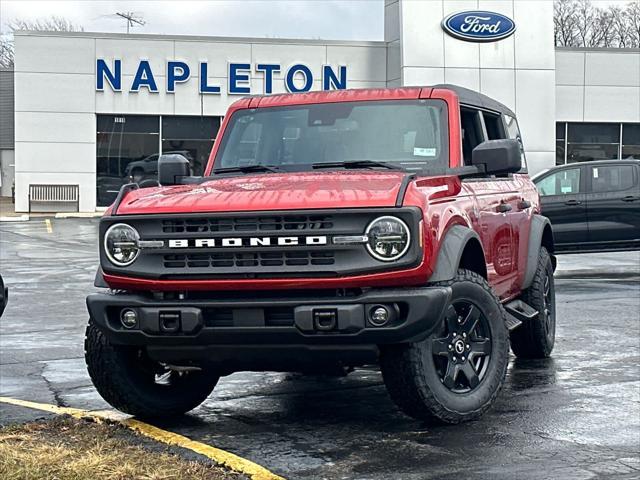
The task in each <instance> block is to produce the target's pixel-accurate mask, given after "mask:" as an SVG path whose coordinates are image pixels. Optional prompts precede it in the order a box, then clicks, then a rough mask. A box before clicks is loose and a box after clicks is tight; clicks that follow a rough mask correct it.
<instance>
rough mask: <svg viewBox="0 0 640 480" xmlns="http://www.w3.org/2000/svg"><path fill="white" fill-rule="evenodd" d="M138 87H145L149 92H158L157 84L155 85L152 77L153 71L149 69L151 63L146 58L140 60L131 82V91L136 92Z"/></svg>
mask: <svg viewBox="0 0 640 480" xmlns="http://www.w3.org/2000/svg"><path fill="white" fill-rule="evenodd" d="M140 87H146V88H148V89H149V91H150V92H152V93H158V85H156V80H155V78H153V72H152V71H151V65H150V64H149V62H148V61H147V60H140V64H139V65H138V70H137V71H136V75H135V77H133V82H132V83H131V91H132V92H138V91H139V90H140Z"/></svg>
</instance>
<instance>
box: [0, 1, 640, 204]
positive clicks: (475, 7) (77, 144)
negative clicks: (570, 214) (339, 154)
mask: <svg viewBox="0 0 640 480" xmlns="http://www.w3.org/2000/svg"><path fill="white" fill-rule="evenodd" d="M381 8H382V6H381ZM384 12H385V13H384V21H385V38H384V41H376V42H349V41H322V40H296V39H286V40H285V39H261V38H221V37H193V36H174V35H171V36H168V35H137V34H131V35H128V34H126V35H125V34H109V33H46V32H17V33H16V34H15V66H14V71H13V72H7V71H2V72H0V73H1V74H2V76H1V77H0V80H1V81H2V88H0V107H1V108H2V110H3V111H2V115H1V118H2V123H3V125H2V128H1V129H0V149H1V150H2V151H1V154H2V157H1V163H0V166H1V168H2V186H1V193H2V195H3V196H7V195H11V189H12V188H11V186H12V184H13V183H14V182H15V208H16V211H18V212H26V211H29V210H30V209H31V210H47V211H62V210H79V211H81V212H93V211H96V210H101V209H103V208H104V207H106V206H108V205H109V204H110V203H111V202H112V201H113V200H114V198H115V195H116V194H117V191H118V189H119V187H120V186H121V185H122V184H123V183H126V182H128V181H129V179H130V178H134V179H139V178H143V177H146V176H150V175H153V172H154V169H155V168H157V158H158V155H160V154H162V153H167V152H179V153H182V154H184V155H185V156H186V157H187V158H189V160H190V161H191V162H192V164H193V168H194V170H195V172H196V173H200V172H202V169H203V167H204V165H205V163H206V161H207V157H208V153H209V150H210V149H211V146H212V144H213V141H214V140H215V137H216V133H217V131H218V128H219V125H220V122H221V118H222V116H223V115H224V114H225V111H226V109H227V107H228V106H229V105H230V104H231V103H232V102H234V101H235V100H237V99H238V98H241V97H242V96H246V95H262V94H277V93H282V92H304V91H309V90H334V89H342V88H385V87H399V86H413V85H434V84H442V83H450V84H457V85H461V86H464V87H468V88H471V89H473V90H478V91H480V92H482V93H484V94H486V95H489V96H490V97H493V98H495V99H497V100H499V101H500V102H503V103H504V104H505V105H507V106H508V107H510V108H511V109H512V110H514V111H515V112H516V114H517V116H518V121H519V124H520V130H521V132H522V137H523V141H524V145H525V149H526V157H527V163H528V166H529V171H530V172H532V173H535V172H537V171H540V170H542V169H544V168H548V167H551V166H553V165H556V164H562V163H567V162H576V161H585V160H590V159H600V158H604V159H613V158H618V157H620V156H622V157H625V158H628V157H634V158H640V50H637V49H581V48H580V49H577V48H556V47H554V44H553V38H554V35H553V2H552V1H551V0H532V1H527V0H486V1H485V0H473V1H449V0H438V1H435V0H434V1H429V2H415V1H405V0H386V1H385V4H384ZM458 12H466V13H468V15H466V16H464V17H460V18H462V20H460V22H458V24H457V25H453V28H448V27H447V25H448V23H447V22H446V21H444V20H446V19H448V18H449V19H450V18H454V19H455V18H458V17H455V14H456V13H458ZM452 15H453V17H451V16H452ZM469 15H471V16H472V17H473V18H475V17H479V18H480V20H473V19H471V20H468V18H469ZM496 15H497V16H496ZM487 19H492V20H487ZM493 19H502V20H493ZM498 21H500V22H501V23H500V24H497V22H498ZM465 22H467V24H466V27H465ZM478 22H480V23H479V25H480V26H482V25H483V23H482V22H484V24H485V25H486V30H487V32H488V33H489V34H490V33H491V32H492V31H494V30H495V31H497V30H499V29H500V28H501V27H500V25H502V26H504V25H505V24H507V23H508V22H512V23H513V27H514V28H515V31H513V32H508V36H506V35H503V36H502V38H498V37H500V36H494V37H495V38H489V37H490V36H491V35H486V36H484V37H481V38H475V39H474V38H469V37H470V36H469V35H466V38H461V37H465V35H459V34H457V33H456V29H457V31H458V33H460V32H462V33H464V32H465V29H466V31H467V33H469V32H471V33H472V32H473V31H474V30H473V27H474V23H478ZM487 22H493V24H488V23H487ZM449 23H451V22H449ZM454 23H455V22H454ZM492 29H493V30H492ZM478 40H481V41H478ZM11 95H13V98H12V99H11V98H8V97H10V96H11ZM9 109H13V112H9ZM9 124H11V125H9ZM47 188H48V190H47Z"/></svg>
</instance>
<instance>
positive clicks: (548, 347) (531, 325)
mask: <svg viewBox="0 0 640 480" xmlns="http://www.w3.org/2000/svg"><path fill="white" fill-rule="evenodd" d="M547 279H548V281H549V284H548V287H549V289H550V292H549V293H548V294H547V296H548V295H550V296H551V301H550V302H549V301H548V300H545V282H546V281H547ZM521 298H522V300H523V301H524V302H525V303H527V304H528V305H530V306H532V307H533V308H535V309H536V310H538V312H539V313H538V316H537V317H536V318H534V319H533V320H529V321H526V322H524V323H523V324H522V325H520V326H519V327H518V328H516V329H515V330H514V331H512V332H511V350H513V353H514V354H515V355H516V356H517V357H518V358H547V357H549V356H550V355H551V351H552V350H553V345H554V343H555V333H556V302H555V285H554V281H553V263H552V262H551V256H550V255H549V252H548V251H547V249H546V248H544V247H541V248H540V255H539V257H538V264H537V266H536V273H535V274H534V276H533V282H532V283H531V286H530V287H529V288H527V289H526V290H524V291H523V292H522V296H521ZM549 303H550V305H549ZM548 315H550V318H548V317H547V316H548Z"/></svg>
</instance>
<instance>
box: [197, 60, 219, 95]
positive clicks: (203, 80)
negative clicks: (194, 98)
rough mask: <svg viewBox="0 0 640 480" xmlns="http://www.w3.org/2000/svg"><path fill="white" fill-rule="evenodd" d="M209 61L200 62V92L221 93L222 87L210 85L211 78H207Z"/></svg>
mask: <svg viewBox="0 0 640 480" xmlns="http://www.w3.org/2000/svg"><path fill="white" fill-rule="evenodd" d="M208 66H209V65H208V64H207V62H202V63H201V64H200V93H212V94H214V95H219V94H220V87H219V86H218V85H209V79H208V78H207V75H208V73H207V71H208Z"/></svg>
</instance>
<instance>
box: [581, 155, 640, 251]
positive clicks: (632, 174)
mask: <svg viewBox="0 0 640 480" xmlns="http://www.w3.org/2000/svg"><path fill="white" fill-rule="evenodd" d="M638 176H639V173H638V166H637V165H634V164H633V163H617V162H616V163H614V164H612V165H593V166H589V167H588V175H587V177H588V184H587V186H588V194H587V218H588V220H589V241H590V242H595V243H607V244H612V246H614V245H615V243H625V242H629V241H633V240H638V239H640V179H639V178H638Z"/></svg>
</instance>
